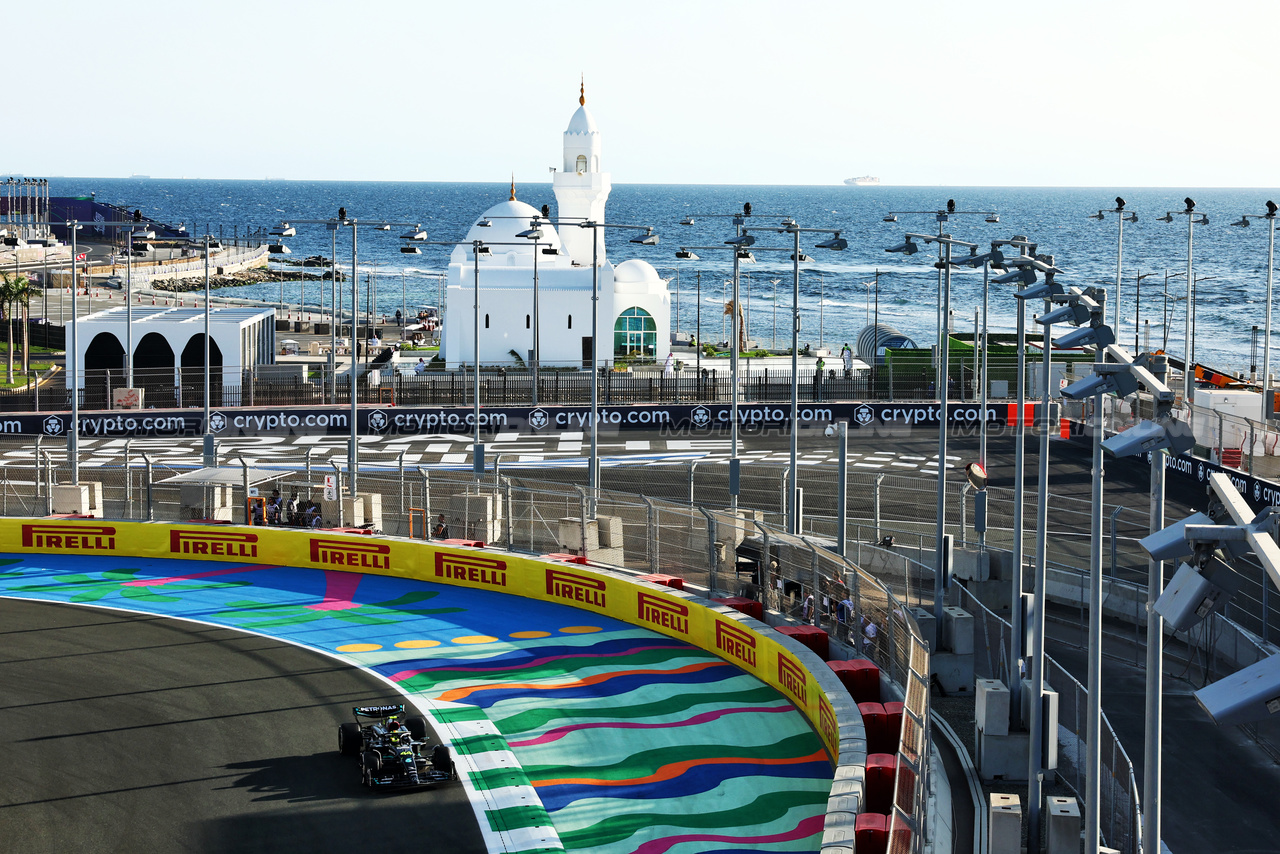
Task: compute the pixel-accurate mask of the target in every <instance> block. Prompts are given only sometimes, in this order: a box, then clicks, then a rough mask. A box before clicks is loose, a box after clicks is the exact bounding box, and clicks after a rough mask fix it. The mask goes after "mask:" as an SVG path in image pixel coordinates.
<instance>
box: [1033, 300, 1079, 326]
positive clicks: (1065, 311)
mask: <svg viewBox="0 0 1280 854" xmlns="http://www.w3.org/2000/svg"><path fill="white" fill-rule="evenodd" d="M1064 321H1065V322H1067V323H1070V324H1071V325H1072V326H1079V325H1080V324H1082V323H1088V322H1089V307H1088V306H1086V305H1083V304H1082V303H1079V302H1070V303H1067V304H1066V305H1064V306H1062V307H1060V308H1055V309H1054V310H1053V311H1046V312H1045V313H1044V314H1042V315H1040V316H1039V317H1037V318H1036V323H1039V324H1042V325H1045V326H1047V325H1048V324H1050V323H1062V322H1064Z"/></svg>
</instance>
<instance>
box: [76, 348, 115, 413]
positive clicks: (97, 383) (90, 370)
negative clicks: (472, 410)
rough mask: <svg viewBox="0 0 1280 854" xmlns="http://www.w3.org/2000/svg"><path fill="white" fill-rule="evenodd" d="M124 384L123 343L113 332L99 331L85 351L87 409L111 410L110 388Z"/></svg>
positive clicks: (85, 396) (85, 401)
mask: <svg viewBox="0 0 1280 854" xmlns="http://www.w3.org/2000/svg"><path fill="white" fill-rule="evenodd" d="M124 384H125V370H124V345H123V344H121V343H120V339H119V338H117V337H116V336H115V334H114V333H111V332H99V333H98V334H97V335H95V336H93V340H92V341H90V342H89V346H88V347H87V348H86V349H85V351H84V398H83V399H84V406H85V408H86V409H110V408H111V389H113V388H124Z"/></svg>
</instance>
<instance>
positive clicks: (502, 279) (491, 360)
mask: <svg viewBox="0 0 1280 854" xmlns="http://www.w3.org/2000/svg"><path fill="white" fill-rule="evenodd" d="M578 103H579V106H578V110H577V112H575V113H574V114H573V118H572V119H570V120H569V127H568V129H567V130H565V132H564V169H563V170H562V171H560V172H557V173H556V174H555V181H554V184H553V189H554V191H555V196H556V207H557V210H556V211H555V212H553V214H552V220H553V221H555V222H559V223H560V225H559V227H558V229H557V228H556V227H553V226H552V225H550V224H548V223H546V221H545V220H543V223H542V225H541V226H540V228H541V230H542V238H541V240H540V241H539V242H538V244H537V250H538V255H537V278H538V287H537V302H538V309H537V315H538V317H537V321H536V324H535V320H534V249H535V244H534V242H533V241H531V240H529V239H527V238H524V237H519V236H517V235H518V234H519V233H520V232H522V231H525V230H527V229H528V228H529V227H530V223H531V222H532V221H533V220H534V219H535V218H536V217H539V216H540V213H539V212H538V211H537V210H536V209H534V208H533V207H532V206H531V205H527V204H525V203H524V202H521V201H517V200H516V197H515V188H514V184H513V186H512V191H511V198H510V199H508V200H507V201H505V202H502V203H501V204H497V205H494V206H493V207H491V208H489V209H488V210H487V211H485V212H484V213H483V214H482V215H481V216H480V217H479V218H478V219H477V220H476V222H475V224H473V225H472V226H471V229H470V230H469V231H468V232H467V236H466V240H465V241H464V242H462V243H459V244H458V246H457V247H456V248H455V249H454V250H453V253H452V254H451V255H450V257H449V276H448V286H447V287H448V295H447V299H446V302H445V306H446V309H445V314H444V340H443V342H442V348H441V356H442V358H443V359H444V360H445V364H446V367H447V368H448V369H449V370H454V369H457V368H458V367H460V366H462V365H471V364H472V363H473V362H474V361H475V347H476V338H475V334H474V330H476V329H477V326H478V329H479V357H480V364H481V365H511V364H512V363H514V362H516V358H515V356H513V355H512V351H515V353H516V354H518V355H519V357H520V360H522V361H524V362H525V363H526V364H528V363H530V362H531V360H532V359H533V354H534V327H535V325H536V326H537V327H538V352H539V357H540V358H539V363H540V364H541V365H542V366H543V367H561V366H563V367H569V366H573V367H585V366H587V365H588V364H589V362H590V359H591V262H592V239H593V236H594V238H595V239H596V240H598V241H599V242H598V244H597V246H596V255H597V258H596V260H597V262H598V263H599V269H598V271H597V276H598V287H599V295H600V304H599V312H600V313H599V324H600V326H599V331H600V345H599V358H600V360H601V361H602V362H605V363H611V362H612V361H613V360H614V359H615V358H618V357H620V356H624V355H640V356H643V357H644V358H647V359H652V360H654V361H656V362H659V363H661V362H662V361H663V360H665V359H666V357H667V353H668V352H669V351H670V349H671V336H670V328H671V296H670V294H669V292H668V291H667V283H666V281H665V280H664V279H662V278H661V277H660V276H659V275H658V272H657V271H656V270H655V269H654V268H653V267H652V265H650V264H649V263H647V262H645V261H640V260H631V261H624V262H622V263H621V264H619V265H618V266H617V267H614V266H613V265H612V264H610V263H609V260H608V258H607V257H606V255H605V247H604V229H589V228H579V227H577V226H576V225H575V224H574V223H577V222H583V221H593V222H601V223H603V222H604V221H605V210H604V209H605V202H606V201H607V200H608V198H609V190H610V189H611V188H612V184H611V183H610V181H609V174H608V173H607V172H603V171H601V157H600V131H599V130H598V129H597V128H596V123H595V119H593V118H592V117H591V113H590V112H588V111H587V107H586V99H585V97H583V96H580V97H579V99H578ZM476 240H479V241H482V242H483V243H484V245H485V247H486V248H487V249H488V250H489V253H490V254H487V255H486V254H484V252H483V251H482V252H481V255H480V260H479V266H478V282H479V285H478V288H477V284H476V283H477V265H476V258H475V255H474V253H473V251H472V248H473V245H474V244H473V241H476ZM477 299H478V302H479V310H478V312H477V311H476V310H475V306H476V303H477Z"/></svg>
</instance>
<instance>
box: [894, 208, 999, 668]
mask: <svg viewBox="0 0 1280 854" xmlns="http://www.w3.org/2000/svg"><path fill="white" fill-rule="evenodd" d="M951 207H954V205H951ZM939 216H943V215H942V214H939ZM913 239H914V240H920V241H922V242H924V243H934V242H936V243H938V244H940V245H941V247H942V252H943V259H942V262H941V264H942V268H941V276H940V279H939V281H940V284H941V285H942V293H941V297H940V305H941V306H942V309H941V313H940V314H939V321H940V322H939V325H938V360H937V373H936V377H937V378H936V379H935V380H934V383H935V385H936V387H937V389H938V399H939V401H940V403H939V404H938V521H937V525H936V528H935V535H936V536H935V539H936V551H935V552H934V557H933V570H934V572H933V616H934V620H935V626H934V629H935V632H936V637H935V639H934V640H935V646H934V648H935V649H940V648H941V641H942V623H943V610H942V609H943V601H942V599H943V593H944V587H945V582H946V578H945V577H944V574H945V570H946V567H945V566H944V565H943V561H944V559H945V557H944V555H945V550H946V534H947V398H948V394H947V392H948V389H947V382H948V378H949V366H948V358H947V357H948V354H949V351H950V349H951V331H950V329H948V328H947V327H948V325H949V324H947V322H946V319H947V318H948V317H949V316H950V314H951V266H952V265H951V248H952V247H953V246H963V247H965V248H966V249H969V250H970V251H972V250H974V249H976V248H977V244H976V243H966V242H965V241H963V240H956V239H954V238H952V237H951V236H950V235H947V234H940V235H937V236H934V235H932V234H912V233H908V234H907V237H906V243H905V244H903V245H902V246H900V247H894V248H891V249H886V250H885V251H886V252H901V253H903V254H908V255H909V254H913V253H914V252H915V251H916V250H915V249H914V248H912V249H910V250H908V249H907V248H906V247H907V246H912V247H914V246H915V244H914V243H912V240H913Z"/></svg>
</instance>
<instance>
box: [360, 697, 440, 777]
mask: <svg viewBox="0 0 1280 854" xmlns="http://www.w3.org/2000/svg"><path fill="white" fill-rule="evenodd" d="M351 711H352V713H353V714H354V715H355V721H354V722H348V723H343V724H339V725H338V752H339V753H341V754H342V755H343V756H359V757H360V779H361V781H362V782H363V783H364V784H365V785H366V786H368V787H369V788H370V789H395V788H407V787H412V786H428V785H432V784H434V783H447V782H450V781H452V780H456V779H458V772H457V769H456V767H455V766H454V763H453V757H452V756H451V755H450V753H449V748H448V747H446V746H445V745H443V744H437V745H434V746H432V745H431V743H430V742H429V741H428V739H427V719H426V718H424V717H421V716H420V715H406V714H405V711H404V706H403V705H386V706H356V707H355V708H353V709H352V710H351Z"/></svg>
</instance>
